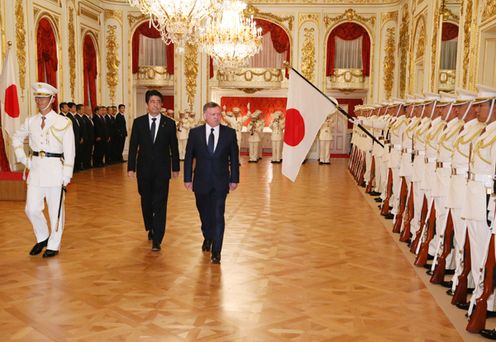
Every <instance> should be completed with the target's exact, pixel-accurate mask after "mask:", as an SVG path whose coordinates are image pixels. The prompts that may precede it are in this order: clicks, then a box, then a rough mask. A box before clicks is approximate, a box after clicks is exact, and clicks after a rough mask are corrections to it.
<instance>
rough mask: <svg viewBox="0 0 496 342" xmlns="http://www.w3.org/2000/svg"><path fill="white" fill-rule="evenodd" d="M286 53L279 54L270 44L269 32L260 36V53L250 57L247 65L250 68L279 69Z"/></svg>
mask: <svg viewBox="0 0 496 342" xmlns="http://www.w3.org/2000/svg"><path fill="white" fill-rule="evenodd" d="M286 55H287V53H286V52H282V53H279V52H277V51H276V49H275V48H274V44H272V38H271V37H270V32H266V33H265V34H264V35H263V36H262V51H260V52H259V53H257V54H256V55H255V56H253V57H251V58H250V60H249V62H248V65H249V66H250V67H252V68H280V67H281V66H282V63H283V62H284V60H285V59H286Z"/></svg>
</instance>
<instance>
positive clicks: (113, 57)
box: [106, 25, 121, 103]
mask: <svg viewBox="0 0 496 342" xmlns="http://www.w3.org/2000/svg"><path fill="white" fill-rule="evenodd" d="M116 29H117V26H116V25H108V26H107V39H106V40H107V45H106V48H107V85H108V87H109V92H110V101H111V103H115V87H116V86H117V85H118V84H119V65H120V64H121V62H120V61H119V57H118V48H119V45H118V44H117V37H116V35H115V30H116Z"/></svg>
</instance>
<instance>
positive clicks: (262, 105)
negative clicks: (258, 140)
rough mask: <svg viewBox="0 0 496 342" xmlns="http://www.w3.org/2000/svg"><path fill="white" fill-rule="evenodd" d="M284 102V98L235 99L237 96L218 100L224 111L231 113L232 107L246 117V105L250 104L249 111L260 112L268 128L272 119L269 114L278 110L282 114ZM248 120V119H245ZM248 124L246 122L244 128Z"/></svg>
mask: <svg viewBox="0 0 496 342" xmlns="http://www.w3.org/2000/svg"><path fill="white" fill-rule="evenodd" d="M286 102H287V99H286V98H285V97H237V96H223V97H221V98H220V105H221V107H222V108H223V107H224V105H225V106H226V111H227V112H231V111H232V109H233V107H238V108H239V109H240V110H241V114H242V115H246V113H247V111H248V108H247V105H248V103H250V111H251V112H254V111H256V110H261V111H262V116H263V119H264V120H265V126H268V125H269V124H270V123H271V121H272V119H271V118H270V114H272V113H273V112H275V111H276V110H280V111H282V112H283V113H285V112H286ZM247 119H248V118H247ZM249 122H250V120H247V121H246V123H245V126H246V125H247V124H248V123H249Z"/></svg>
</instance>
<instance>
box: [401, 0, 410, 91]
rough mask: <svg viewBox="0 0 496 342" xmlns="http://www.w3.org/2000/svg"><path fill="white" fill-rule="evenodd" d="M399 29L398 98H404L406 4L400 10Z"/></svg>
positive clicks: (407, 20) (406, 53)
mask: <svg viewBox="0 0 496 342" xmlns="http://www.w3.org/2000/svg"><path fill="white" fill-rule="evenodd" d="M402 13H403V15H402V18H401V27H400V40H399V50H400V97H402V98H404V97H405V92H406V76H407V75H406V73H407V61H408V46H409V40H410V36H409V32H408V31H409V21H410V17H409V13H408V4H405V5H404V6H403V9H402Z"/></svg>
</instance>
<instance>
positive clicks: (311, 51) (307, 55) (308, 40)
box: [301, 27, 315, 82]
mask: <svg viewBox="0 0 496 342" xmlns="http://www.w3.org/2000/svg"><path fill="white" fill-rule="evenodd" d="M304 32H305V33H304V37H305V40H304V42H303V49H302V50H301V53H302V55H301V61H302V62H301V73H302V74H303V76H305V77H306V78H307V79H308V80H309V81H311V82H314V76H315V73H314V71H315V39H314V36H315V35H314V33H315V29H314V28H313V27H311V28H305V31H304Z"/></svg>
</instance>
